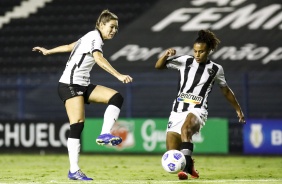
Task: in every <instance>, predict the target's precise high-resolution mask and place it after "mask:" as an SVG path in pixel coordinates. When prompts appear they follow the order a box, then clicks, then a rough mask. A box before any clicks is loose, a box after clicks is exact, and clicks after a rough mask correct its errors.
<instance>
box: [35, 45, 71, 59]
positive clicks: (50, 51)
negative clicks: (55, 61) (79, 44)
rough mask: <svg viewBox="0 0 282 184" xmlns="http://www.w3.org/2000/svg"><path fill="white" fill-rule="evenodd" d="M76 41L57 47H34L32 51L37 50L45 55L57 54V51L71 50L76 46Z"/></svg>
mask: <svg viewBox="0 0 282 184" xmlns="http://www.w3.org/2000/svg"><path fill="white" fill-rule="evenodd" d="M75 43H76V42H73V43H71V44H68V45H61V46H58V47H55V48H53V49H46V48H44V47H38V46H37V47H33V48H32V51H37V52H40V53H42V54H43V55H45V56H46V55H51V54H55V53H62V52H71V51H72V49H73V47H74V46H75Z"/></svg>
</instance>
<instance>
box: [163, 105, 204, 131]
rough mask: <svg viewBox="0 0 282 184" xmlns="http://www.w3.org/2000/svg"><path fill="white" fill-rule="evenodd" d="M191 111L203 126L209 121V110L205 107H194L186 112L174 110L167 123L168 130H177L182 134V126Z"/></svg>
mask: <svg viewBox="0 0 282 184" xmlns="http://www.w3.org/2000/svg"><path fill="white" fill-rule="evenodd" d="M189 113H192V114H194V115H195V116H196V117H197V118H198V121H199V124H200V125H201V128H202V127H203V126H204V125H205V122H206V121H207V115H208V112H207V111H206V110H203V109H199V108H194V109H191V110H189V111H186V112H174V111H172V112H171V113H170V116H169V120H168V124H167V130H166V131H167V132H176V133H179V134H181V127H182V125H183V124H184V122H185V119H186V117H187V115H188V114H189Z"/></svg>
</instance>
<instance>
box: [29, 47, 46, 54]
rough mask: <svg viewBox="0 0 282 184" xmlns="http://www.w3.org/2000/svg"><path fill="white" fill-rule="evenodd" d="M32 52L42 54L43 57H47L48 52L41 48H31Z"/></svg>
mask: <svg viewBox="0 0 282 184" xmlns="http://www.w3.org/2000/svg"><path fill="white" fill-rule="evenodd" d="M32 51H37V52H39V53H42V54H43V55H48V54H49V52H48V50H47V49H45V48H43V47H33V48H32Z"/></svg>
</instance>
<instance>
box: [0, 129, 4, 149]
mask: <svg viewBox="0 0 282 184" xmlns="http://www.w3.org/2000/svg"><path fill="white" fill-rule="evenodd" d="M3 130H4V128H3V125H2V124H0V132H3ZM3 145H4V141H3V140H2V139H0V147H1V146H3Z"/></svg>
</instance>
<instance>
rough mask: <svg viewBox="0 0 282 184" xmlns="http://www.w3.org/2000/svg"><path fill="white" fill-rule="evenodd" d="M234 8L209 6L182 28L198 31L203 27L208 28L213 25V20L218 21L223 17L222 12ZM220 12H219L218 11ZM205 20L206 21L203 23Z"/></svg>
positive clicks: (182, 29) (183, 29)
mask: <svg viewBox="0 0 282 184" xmlns="http://www.w3.org/2000/svg"><path fill="white" fill-rule="evenodd" d="M233 10H234V9H233V8H209V9H206V10H205V11H203V12H201V13H199V14H198V15H196V16H195V17H194V18H193V19H191V20H190V21H189V22H187V23H186V24H184V25H183V26H182V27H181V28H180V29H181V31H198V30H201V29H208V28H210V27H211V26H212V24H211V23H208V22H212V21H217V20H219V19H220V18H222V16H223V15H221V14H219V13H220V12H231V11H233ZM218 12H219V13H218ZM203 22H205V23H203Z"/></svg>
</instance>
